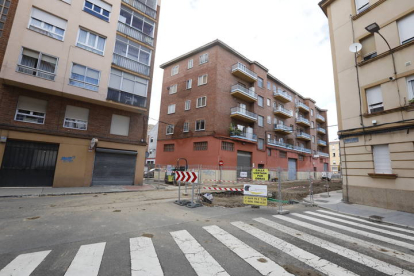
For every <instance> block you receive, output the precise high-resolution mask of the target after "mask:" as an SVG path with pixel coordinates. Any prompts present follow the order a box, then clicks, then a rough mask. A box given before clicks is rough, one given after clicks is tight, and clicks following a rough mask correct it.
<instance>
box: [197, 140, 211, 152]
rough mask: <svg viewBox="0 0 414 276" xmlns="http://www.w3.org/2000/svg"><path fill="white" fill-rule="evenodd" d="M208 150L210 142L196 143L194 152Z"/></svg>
mask: <svg viewBox="0 0 414 276" xmlns="http://www.w3.org/2000/svg"><path fill="white" fill-rule="evenodd" d="M207 149H208V142H194V150H195V151H199V150H207Z"/></svg>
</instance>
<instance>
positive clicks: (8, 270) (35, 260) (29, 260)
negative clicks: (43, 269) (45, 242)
mask: <svg viewBox="0 0 414 276" xmlns="http://www.w3.org/2000/svg"><path fill="white" fill-rule="evenodd" d="M50 252H51V250H49V251H41V252H36V253H28V254H22V255H19V256H17V257H16V258H15V259H14V260H13V261H11V262H10V263H9V264H8V265H7V266H6V267H5V268H3V269H2V270H1V271H0V276H29V275H30V274H31V273H32V272H33V270H35V269H36V267H37V266H38V265H39V264H40V263H41V262H42V261H43V260H44V259H45V258H46V256H47V255H48V254H49V253H50Z"/></svg>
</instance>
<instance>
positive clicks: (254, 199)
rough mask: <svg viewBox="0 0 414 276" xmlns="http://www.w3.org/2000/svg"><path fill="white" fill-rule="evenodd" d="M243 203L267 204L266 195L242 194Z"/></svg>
mask: <svg viewBox="0 0 414 276" xmlns="http://www.w3.org/2000/svg"><path fill="white" fill-rule="evenodd" d="M243 203H244V204H246V205H261V206H267V197H261V196H244V197H243Z"/></svg>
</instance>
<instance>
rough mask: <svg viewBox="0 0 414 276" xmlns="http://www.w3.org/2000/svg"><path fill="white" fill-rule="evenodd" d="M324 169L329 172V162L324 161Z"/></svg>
mask: <svg viewBox="0 0 414 276" xmlns="http://www.w3.org/2000/svg"><path fill="white" fill-rule="evenodd" d="M323 171H324V172H327V171H328V163H324V164H323Z"/></svg>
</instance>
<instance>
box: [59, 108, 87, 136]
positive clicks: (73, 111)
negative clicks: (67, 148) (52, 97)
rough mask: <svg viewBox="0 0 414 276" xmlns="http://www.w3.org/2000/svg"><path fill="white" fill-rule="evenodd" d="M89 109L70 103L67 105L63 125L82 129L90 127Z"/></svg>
mask: <svg viewBox="0 0 414 276" xmlns="http://www.w3.org/2000/svg"><path fill="white" fill-rule="evenodd" d="M88 117H89V109H87V108H82V107H77V106H72V105H68V106H66V113H65V120H64V122H63V127H65V128H73V129H80V130H87V129H88Z"/></svg>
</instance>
